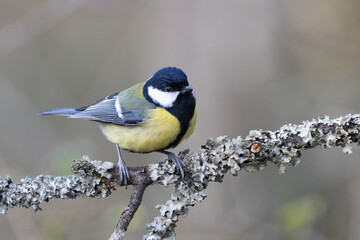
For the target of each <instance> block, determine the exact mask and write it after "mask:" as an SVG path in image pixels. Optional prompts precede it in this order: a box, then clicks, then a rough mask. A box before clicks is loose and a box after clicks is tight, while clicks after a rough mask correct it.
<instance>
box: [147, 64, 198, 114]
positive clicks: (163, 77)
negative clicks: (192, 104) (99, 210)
mask: <svg viewBox="0 0 360 240" xmlns="http://www.w3.org/2000/svg"><path fill="white" fill-rule="evenodd" d="M144 96H145V97H146V98H147V99H148V100H149V101H151V102H153V103H155V104H156V105H158V106H160V107H163V108H171V107H173V106H174V104H175V103H176V102H177V101H181V99H186V98H189V97H190V98H194V96H193V88H192V87H191V86H190V85H189V82H188V80H187V76H186V74H185V73H184V72H183V71H182V70H181V69H179V68H175V67H166V68H163V69H160V70H159V71H157V72H156V73H155V74H154V75H153V76H152V77H150V78H149V79H148V80H147V82H146V83H145V85H144ZM194 100H195V99H194Z"/></svg>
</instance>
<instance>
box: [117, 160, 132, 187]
mask: <svg viewBox="0 0 360 240" xmlns="http://www.w3.org/2000/svg"><path fill="white" fill-rule="evenodd" d="M118 167H119V176H120V184H121V183H124V185H125V186H126V187H127V183H128V179H129V178H130V175H129V171H128V169H127V167H126V165H125V164H121V163H120V162H119V163H118Z"/></svg>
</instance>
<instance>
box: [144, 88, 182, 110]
mask: <svg viewBox="0 0 360 240" xmlns="http://www.w3.org/2000/svg"><path fill="white" fill-rule="evenodd" d="M148 94H149V96H150V97H151V99H152V100H154V102H156V103H158V104H159V105H160V106H162V107H164V108H169V107H172V106H173V104H174V102H175V101H176V98H177V97H178V95H179V94H180V92H179V91H176V92H164V91H161V90H159V89H157V88H153V87H151V86H150V87H148Z"/></svg>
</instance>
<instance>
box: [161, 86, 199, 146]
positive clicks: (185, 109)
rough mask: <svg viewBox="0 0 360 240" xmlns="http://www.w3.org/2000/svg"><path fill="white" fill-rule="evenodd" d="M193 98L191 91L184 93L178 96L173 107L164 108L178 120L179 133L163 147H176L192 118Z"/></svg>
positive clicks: (193, 109) (193, 110)
mask: <svg viewBox="0 0 360 240" xmlns="http://www.w3.org/2000/svg"><path fill="white" fill-rule="evenodd" d="M195 104H196V103H195V98H194V95H193V94H192V93H187V94H185V95H181V96H179V97H178V98H177V99H176V101H175V103H174V105H173V107H171V108H167V109H166V110H167V111H168V112H169V113H171V114H172V115H174V116H175V117H176V118H177V119H178V120H179V122H180V133H179V134H178V135H177V137H176V139H175V141H173V142H172V143H170V144H169V145H168V146H166V147H165V148H164V149H168V148H174V147H176V146H177V145H178V144H179V143H180V141H181V139H182V138H183V137H184V135H185V134H186V132H187V130H188V129H189V126H190V121H191V120H192V118H193V116H194V112H195Z"/></svg>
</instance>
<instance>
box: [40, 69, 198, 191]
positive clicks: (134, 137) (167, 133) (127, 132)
mask: <svg viewBox="0 0 360 240" xmlns="http://www.w3.org/2000/svg"><path fill="white" fill-rule="evenodd" d="M39 115H60V116H66V117H68V118H78V119H85V120H91V121H95V122H98V123H100V129H101V131H102V133H103V134H104V135H105V137H106V138H107V139H108V140H109V141H110V142H112V143H114V144H115V146H116V149H117V154H118V167H119V175H120V182H121V183H123V184H124V185H127V182H128V180H129V179H130V176H129V171H128V169H127V167H126V164H125V161H124V160H123V158H122V157H121V152H120V149H124V150H127V151H130V152H135V153H150V152H160V153H163V154H166V155H167V160H168V161H172V162H173V164H175V166H176V171H177V172H179V173H180V175H181V178H184V170H183V167H182V166H185V164H184V162H183V160H182V159H181V158H179V157H178V156H176V155H175V154H174V153H173V152H170V151H167V150H168V149H169V148H174V147H176V146H177V145H179V144H180V143H181V142H182V141H183V140H184V139H187V138H188V137H189V136H190V135H191V134H192V133H193V131H194V129H195V125H196V118H197V110H196V99H195V96H194V91H193V88H192V87H191V86H190V85H189V82H188V79H187V76H186V74H185V73H184V72H183V71H182V70H181V69H179V68H176V67H165V68H162V69H160V70H158V71H157V72H156V73H155V74H154V75H152V76H151V77H150V78H149V79H148V80H147V81H145V82H141V83H138V84H136V85H134V86H132V87H130V88H128V89H126V90H123V91H120V92H117V93H114V94H111V95H109V96H107V97H104V98H102V99H100V100H98V101H96V102H95V103H93V104H90V105H88V106H84V107H79V108H57V109H49V110H46V111H43V112H41V113H39Z"/></svg>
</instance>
